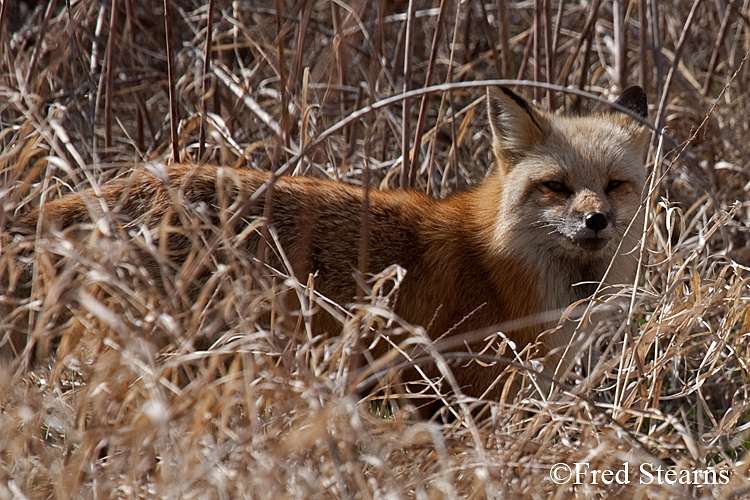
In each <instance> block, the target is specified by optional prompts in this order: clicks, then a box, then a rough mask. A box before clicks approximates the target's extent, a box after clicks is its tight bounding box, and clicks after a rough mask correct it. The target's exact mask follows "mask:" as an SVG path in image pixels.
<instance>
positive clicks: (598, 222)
mask: <svg viewBox="0 0 750 500" xmlns="http://www.w3.org/2000/svg"><path fill="white" fill-rule="evenodd" d="M585 220H586V227H587V228H589V229H591V230H592V231H601V230H602V229H604V228H605V227H607V216H606V215H604V214H603V213H601V212H589V213H587V214H586V219H585Z"/></svg>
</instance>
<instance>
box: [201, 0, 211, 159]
mask: <svg viewBox="0 0 750 500" xmlns="http://www.w3.org/2000/svg"><path fill="white" fill-rule="evenodd" d="M213 31H214V0H208V15H207V17H206V50H205V52H204V53H205V56H204V58H203V61H204V62H203V75H202V78H201V124H200V130H199V132H198V161H199V162H201V163H202V162H204V161H206V159H207V158H206V119H207V117H208V90H209V89H208V86H209V81H210V79H211V76H210V75H211V55H212V53H213V51H212V50H211V49H212V46H213Z"/></svg>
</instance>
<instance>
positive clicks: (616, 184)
mask: <svg viewBox="0 0 750 500" xmlns="http://www.w3.org/2000/svg"><path fill="white" fill-rule="evenodd" d="M623 184H625V181H609V184H607V192H610V191H614V190H615V189H617V188H618V187H620V186H622V185H623Z"/></svg>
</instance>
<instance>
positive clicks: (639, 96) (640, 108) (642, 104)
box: [615, 85, 648, 118]
mask: <svg viewBox="0 0 750 500" xmlns="http://www.w3.org/2000/svg"><path fill="white" fill-rule="evenodd" d="M615 104H619V105H620V106H622V107H623V108H626V109H629V110H630V111H632V112H633V113H635V114H636V115H638V116H640V117H641V118H646V117H648V100H647V99H646V92H644V91H643V89H642V88H640V87H638V86H637V85H633V86H632V87H628V88H626V89H625V90H623V91H622V94H621V95H620V98H619V99H617V100H616V101H615Z"/></svg>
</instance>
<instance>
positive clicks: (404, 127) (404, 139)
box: [401, 0, 417, 189]
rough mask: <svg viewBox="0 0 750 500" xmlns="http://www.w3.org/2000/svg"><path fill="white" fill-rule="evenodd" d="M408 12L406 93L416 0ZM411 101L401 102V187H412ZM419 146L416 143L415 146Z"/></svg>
mask: <svg viewBox="0 0 750 500" xmlns="http://www.w3.org/2000/svg"><path fill="white" fill-rule="evenodd" d="M407 9H408V14H407V17H406V35H405V37H406V38H405V41H404V85H403V92H404V94H406V93H407V92H409V91H410V90H411V66H412V53H413V51H414V49H413V46H414V40H413V36H414V9H415V6H414V0H409V6H408V7H407ZM410 127H411V102H410V99H404V100H403V102H402V103H401V155H402V156H401V189H410V188H411V187H412V178H411V175H410V174H411V169H410V162H409V160H410V154H409V151H410V149H411V131H410V130H409V129H410ZM414 147H415V148H416V147H417V146H416V144H415V146H414Z"/></svg>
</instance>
